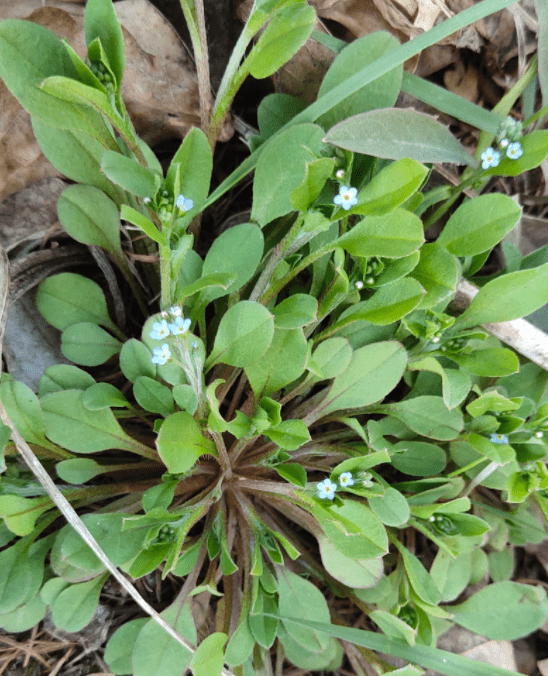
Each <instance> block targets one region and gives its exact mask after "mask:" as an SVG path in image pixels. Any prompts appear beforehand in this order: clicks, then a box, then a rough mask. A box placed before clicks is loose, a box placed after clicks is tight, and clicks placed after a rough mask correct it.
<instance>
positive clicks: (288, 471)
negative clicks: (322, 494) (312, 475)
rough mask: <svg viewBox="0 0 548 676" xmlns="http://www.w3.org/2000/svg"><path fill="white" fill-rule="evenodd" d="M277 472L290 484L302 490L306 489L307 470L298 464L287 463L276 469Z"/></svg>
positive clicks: (277, 466)
mask: <svg viewBox="0 0 548 676" xmlns="http://www.w3.org/2000/svg"><path fill="white" fill-rule="evenodd" d="M274 469H275V470H276V472H278V474H279V475H280V476H281V477H282V479H285V480H286V481H289V483H291V484H293V485H294V486H299V487H300V488H306V482H307V476H306V470H305V468H304V467H303V466H302V465H300V464H299V463H298V462H286V463H284V464H283V465H276V466H275V467H274Z"/></svg>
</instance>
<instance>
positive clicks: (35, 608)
mask: <svg viewBox="0 0 548 676" xmlns="http://www.w3.org/2000/svg"><path fill="white" fill-rule="evenodd" d="M47 609H48V607H47V605H46V604H45V603H44V601H42V599H41V598H40V595H39V594H36V596H34V597H33V598H32V599H31V600H30V601H29V602H28V603H25V605H23V606H19V607H18V608H16V609H15V610H13V611H12V612H11V613H2V614H0V627H1V628H2V629H5V630H6V631H7V632H8V633H10V634H18V633H20V632H24V631H28V630H29V629H32V627H34V626H36V625H37V624H38V623H39V622H40V621H41V620H43V619H44V617H45V615H46V612H47Z"/></svg>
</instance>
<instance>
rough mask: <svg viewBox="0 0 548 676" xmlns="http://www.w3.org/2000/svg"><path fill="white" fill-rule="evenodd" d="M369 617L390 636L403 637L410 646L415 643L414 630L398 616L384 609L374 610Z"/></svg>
mask: <svg viewBox="0 0 548 676" xmlns="http://www.w3.org/2000/svg"><path fill="white" fill-rule="evenodd" d="M369 617H370V618H371V619H372V620H373V622H375V624H377V625H378V626H379V627H380V628H381V630H382V632H383V633H384V634H386V635H387V636H391V637H392V638H397V639H403V640H404V641H406V642H407V643H409V645H410V646H412V645H415V638H416V633H417V632H416V630H415V629H413V628H412V627H410V626H409V625H408V624H407V622H404V621H403V620H401V619H400V618H399V617H396V616H395V615H391V614H390V613H388V612H387V611H386V610H374V611H373V612H372V613H370V614H369Z"/></svg>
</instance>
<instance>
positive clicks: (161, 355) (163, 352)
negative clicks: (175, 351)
mask: <svg viewBox="0 0 548 676" xmlns="http://www.w3.org/2000/svg"><path fill="white" fill-rule="evenodd" d="M152 351H153V352H154V356H153V357H152V359H151V361H152V363H153V364H160V366H161V365H163V364H165V363H166V362H167V360H168V359H169V358H170V357H171V352H170V351H169V345H168V344H167V343H164V344H163V345H162V347H155V348H154V350H152Z"/></svg>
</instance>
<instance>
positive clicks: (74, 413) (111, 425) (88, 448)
mask: <svg viewBox="0 0 548 676" xmlns="http://www.w3.org/2000/svg"><path fill="white" fill-rule="evenodd" d="M82 397H83V392H81V391H79V390H64V391H62V392H53V393H52V394H47V395H46V396H45V397H42V401H41V403H42V409H43V411H44V424H45V429H46V435H47V436H48V437H49V438H50V439H51V440H52V441H54V442H55V443H56V444H59V445H60V446H63V447H64V448H68V449H69V450H71V451H75V452H76V453H97V452H99V451H105V450H107V449H109V448H116V449H119V450H125V451H133V452H134V453H135V452H139V450H140V448H141V445H140V444H139V443H138V442H137V441H135V440H134V439H131V437H129V436H128V435H127V434H126V433H125V432H124V430H123V429H122V428H121V427H120V425H119V424H118V422H117V420H116V418H115V417H114V414H113V413H112V411H111V410H110V408H102V409H100V410H98V411H90V410H89V409H87V408H86V407H85V406H84V404H83V403H82ZM147 450H148V451H149V452H150V451H151V449H147Z"/></svg>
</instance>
